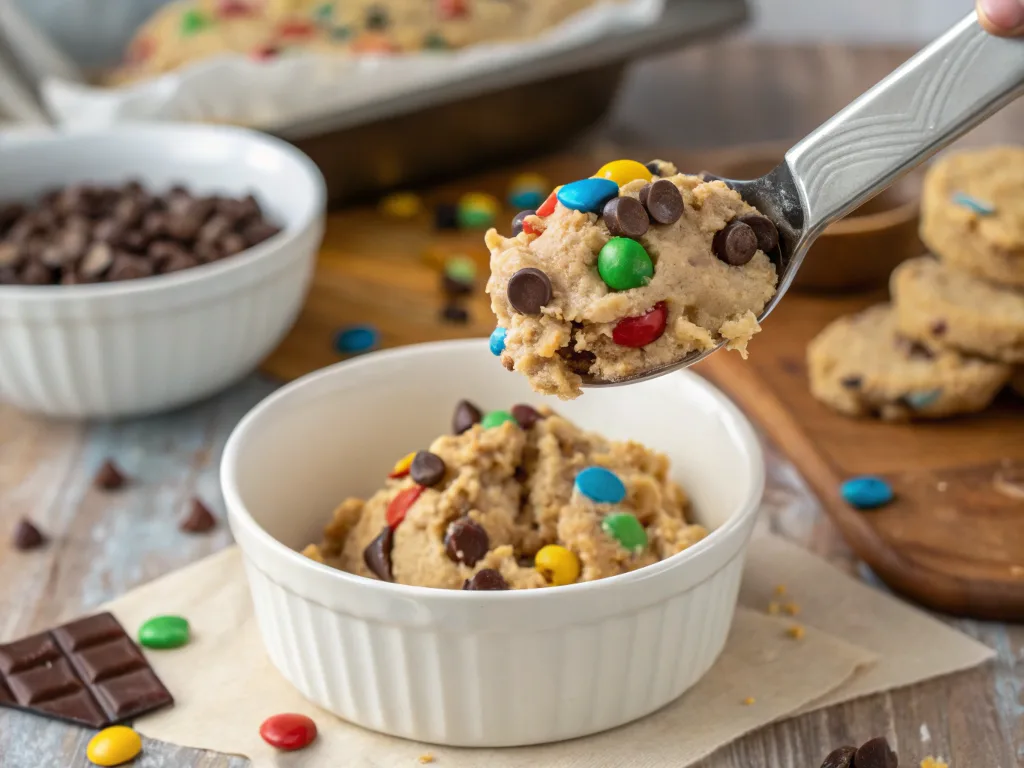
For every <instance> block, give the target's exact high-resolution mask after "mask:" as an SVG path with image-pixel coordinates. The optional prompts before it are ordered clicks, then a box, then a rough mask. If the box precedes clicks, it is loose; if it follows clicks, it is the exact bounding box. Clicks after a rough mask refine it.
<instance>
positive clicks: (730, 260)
mask: <svg viewBox="0 0 1024 768" xmlns="http://www.w3.org/2000/svg"><path fill="white" fill-rule="evenodd" d="M711 250H712V251H714V253H715V256H717V257H718V258H719V259H721V260H722V261H724V262H725V263H726V264H730V265H732V266H734V267H741V266H743V265H744V264H746V263H747V262H748V261H750V260H751V259H752V258H754V254H755V253H757V235H756V234H755V233H754V230H753V229H752V228H751V227H750V226H749V225H747V224H744V223H743V222H742V221H739V220H738V219H733V220H732V221H730V222H729V223H728V224H726V225H725V227H723V228H722V229H720V230H718V232H716V233H715V237H714V239H713V240H712V241H711Z"/></svg>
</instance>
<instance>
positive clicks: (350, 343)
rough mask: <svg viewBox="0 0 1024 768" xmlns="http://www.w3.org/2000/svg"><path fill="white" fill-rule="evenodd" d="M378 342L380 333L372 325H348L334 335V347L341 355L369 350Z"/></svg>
mask: <svg viewBox="0 0 1024 768" xmlns="http://www.w3.org/2000/svg"><path fill="white" fill-rule="evenodd" d="M379 343H380V333H378V331H377V329H376V328H374V327H373V326H372V325H350V326H349V327H348V328H342V329H341V330H340V331H338V334H337V335H336V336H335V337H334V348H335V349H336V350H338V351H339V352H341V353H342V354H343V355H358V354H359V353H360V352H369V351H370V350H371V349H374V348H375V347H376V346H377V345H378V344H379Z"/></svg>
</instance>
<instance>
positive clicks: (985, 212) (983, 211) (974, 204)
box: [953, 192, 996, 216]
mask: <svg viewBox="0 0 1024 768" xmlns="http://www.w3.org/2000/svg"><path fill="white" fill-rule="evenodd" d="M953 202H954V203H956V204H957V205H959V206H961V207H962V208H967V209H969V210H971V211H974V212H975V213H976V214H978V215H979V216H993V215H995V212H996V207H995V206H994V205H992V204H991V203H988V202H986V201H984V200H979V199H978V198H976V197H971V196H970V195H967V194H964V193H963V192H957V193H956V194H955V195H953Z"/></svg>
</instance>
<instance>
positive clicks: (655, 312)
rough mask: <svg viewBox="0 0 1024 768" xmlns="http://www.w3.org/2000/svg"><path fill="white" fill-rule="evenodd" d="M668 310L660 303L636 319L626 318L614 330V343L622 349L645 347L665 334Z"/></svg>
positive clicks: (663, 303)
mask: <svg viewBox="0 0 1024 768" xmlns="http://www.w3.org/2000/svg"><path fill="white" fill-rule="evenodd" d="M667 320H668V310H667V309H666V308H665V302H663V301H659V302H658V303H657V304H655V305H654V309H652V310H650V311H649V312H645V313H644V314H642V315H637V316H636V317H624V318H622V319H621V320H619V322H618V323H617V324H616V325H615V327H614V328H613V329H612V341H614V342H615V343H616V344H618V345H619V346H622V347H644V346H646V345H648V344H650V343H651V342H652V341H657V340H658V339H659V338H661V334H663V333H664V332H665V323H666V321H667Z"/></svg>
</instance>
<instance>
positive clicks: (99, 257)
mask: <svg viewBox="0 0 1024 768" xmlns="http://www.w3.org/2000/svg"><path fill="white" fill-rule="evenodd" d="M113 263H114V249H113V248H111V247H110V245H109V244H108V243H94V244H93V245H92V246H91V247H90V248H89V250H88V251H86V253H85V258H83V259H82V263H81V264H79V265H78V271H79V274H80V275H81V276H82V277H83V278H85V279H86V280H98V279H99V278H101V277H102V276H103V275H104V273H105V272H106V271H107V270H108V269H110V265H111V264H113Z"/></svg>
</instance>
